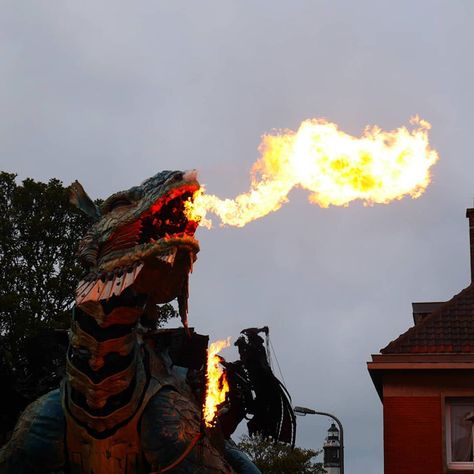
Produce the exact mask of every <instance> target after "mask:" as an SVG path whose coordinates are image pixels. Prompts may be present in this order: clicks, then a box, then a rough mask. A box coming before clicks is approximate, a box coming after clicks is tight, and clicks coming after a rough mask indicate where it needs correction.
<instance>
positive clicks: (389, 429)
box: [383, 397, 443, 474]
mask: <svg viewBox="0 0 474 474" xmlns="http://www.w3.org/2000/svg"><path fill="white" fill-rule="evenodd" d="M383 410H384V462H385V470H384V474H442V473H443V458H442V452H443V449H442V426H441V399H440V397H385V398H384V401H383Z"/></svg>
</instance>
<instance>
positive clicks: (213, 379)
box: [203, 338, 230, 427]
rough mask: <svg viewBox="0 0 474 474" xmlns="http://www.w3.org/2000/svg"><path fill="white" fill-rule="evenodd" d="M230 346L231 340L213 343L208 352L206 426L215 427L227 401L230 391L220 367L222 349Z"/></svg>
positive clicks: (205, 405)
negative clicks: (219, 411)
mask: <svg viewBox="0 0 474 474" xmlns="http://www.w3.org/2000/svg"><path fill="white" fill-rule="evenodd" d="M229 346H230V338H227V339H225V340H222V341H216V342H213V343H212V344H211V345H210V346H209V349H208V350H207V386H206V400H205V403H204V408H203V411H204V413H203V417H204V422H205V424H206V426H208V427H212V426H214V422H215V417H216V413H217V408H218V406H219V405H220V404H221V403H223V402H224V401H225V398H226V394H227V392H228V391H229V384H228V382H227V379H226V376H225V373H224V371H223V370H222V368H221V366H220V360H219V356H218V355H217V354H218V352H220V351H221V350H222V349H224V348H226V347H229Z"/></svg>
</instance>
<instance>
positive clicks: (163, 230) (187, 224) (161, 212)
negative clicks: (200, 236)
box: [138, 192, 198, 244]
mask: <svg viewBox="0 0 474 474" xmlns="http://www.w3.org/2000/svg"><path fill="white" fill-rule="evenodd" d="M191 198H192V193H191V192H185V193H183V194H181V195H179V196H177V197H175V198H173V199H170V200H169V201H168V202H166V203H165V204H163V205H162V206H160V207H159V208H158V210H157V211H155V212H153V213H152V214H151V215H148V216H146V217H143V218H142V219H141V229H140V235H139V240H138V243H139V244H146V243H149V242H154V241H156V240H158V239H161V238H163V237H166V236H173V235H179V234H187V235H191V236H192V235H194V232H195V231H196V228H197V225H198V224H197V223H196V222H194V221H192V220H188V219H187V218H186V216H185V214H184V203H185V202H186V201H187V200H188V199H191ZM152 211H153V209H152Z"/></svg>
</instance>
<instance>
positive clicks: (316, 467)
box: [238, 435, 326, 474]
mask: <svg viewBox="0 0 474 474" xmlns="http://www.w3.org/2000/svg"><path fill="white" fill-rule="evenodd" d="M238 446H239V448H240V449H241V450H242V451H244V452H245V453H247V455H248V456H249V457H250V459H251V460H252V462H253V463H254V464H255V465H256V466H257V467H258V468H259V469H260V470H261V471H262V472H263V473H264V474H267V473H268V474H277V473H278V474H314V473H324V472H326V471H325V470H324V468H323V467H322V464H321V463H319V462H315V461H314V458H315V457H316V456H318V455H319V454H320V453H321V451H314V450H313V449H303V448H298V447H295V448H293V449H292V448H291V446H289V445H288V444H286V443H280V442H277V441H273V440H272V439H268V438H263V437H262V436H260V435H256V436H252V437H250V436H242V438H241V439H240V442H239V443H238Z"/></svg>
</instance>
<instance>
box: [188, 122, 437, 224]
mask: <svg viewBox="0 0 474 474" xmlns="http://www.w3.org/2000/svg"><path fill="white" fill-rule="evenodd" d="M410 123H411V124H412V126H413V129H412V130H408V129H407V128H406V127H400V128H398V129H396V130H393V131H390V132H384V131H382V130H381V129H380V128H378V127H376V126H373V127H367V128H366V129H365V131H364V133H363V134H362V136H361V137H360V138H359V137H353V136H351V135H348V134H346V133H344V132H342V131H340V130H338V127H337V125H336V124H334V123H331V122H327V121H325V120H323V119H311V120H306V121H304V122H303V123H302V124H301V125H300V128H299V129H298V131H297V132H294V131H291V130H285V131H281V132H279V133H277V134H274V135H264V136H263V137H262V142H261V144H260V146H259V152H260V158H259V159H258V160H257V162H256V163H255V164H254V165H253V167H252V172H251V185H250V190H249V191H248V192H247V193H244V194H240V195H239V196H237V197H236V198H235V199H220V198H219V197H217V196H213V195H209V194H205V193H204V190H203V188H202V189H201V190H199V191H198V192H197V193H196V194H195V196H194V202H188V203H187V206H186V207H187V211H186V212H187V216H188V218H190V219H193V220H195V221H199V222H200V224H201V225H204V226H206V227H208V228H211V227H212V222H211V221H210V220H209V219H208V218H206V215H207V213H208V212H211V213H214V214H216V215H217V216H219V218H220V219H221V222H222V225H225V224H227V225H232V226H237V227H243V226H244V225H245V224H247V223H248V222H250V221H253V220H255V219H258V218H260V217H263V216H265V215H267V214H269V213H270V212H273V211H276V210H278V209H279V208H280V207H281V206H282V204H284V203H285V202H286V201H287V200H288V198H287V196H288V194H289V192H290V191H291V190H292V189H293V188H295V187H301V188H304V189H307V190H308V191H310V193H311V194H310V196H309V200H310V202H312V203H315V204H318V205H319V206H321V207H328V206H329V205H335V206H345V205H347V204H349V203H350V202H351V201H354V200H355V199H361V200H362V201H364V204H369V205H370V204H374V203H388V202H390V201H392V200H394V199H401V198H402V197H404V196H406V195H409V196H411V197H412V198H417V197H419V196H420V195H421V194H422V193H423V192H424V191H425V189H426V187H427V186H428V184H429V183H430V168H431V167H432V166H433V165H434V163H436V161H437V160H438V154H437V153H436V151H435V150H432V149H431V148H430V145H429V142H428V130H429V129H430V128H431V125H430V124H429V123H428V122H426V121H425V120H422V119H420V118H419V117H413V118H412V119H411V121H410Z"/></svg>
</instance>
